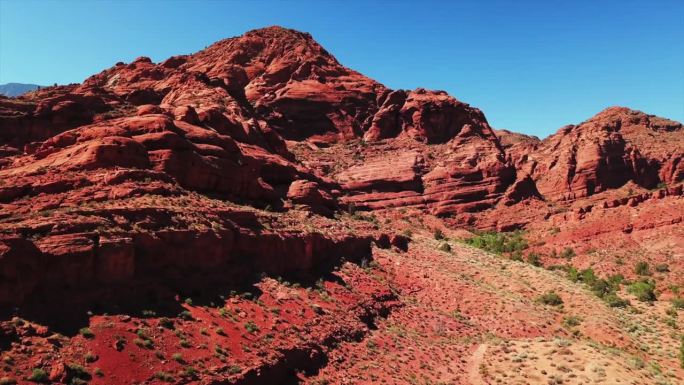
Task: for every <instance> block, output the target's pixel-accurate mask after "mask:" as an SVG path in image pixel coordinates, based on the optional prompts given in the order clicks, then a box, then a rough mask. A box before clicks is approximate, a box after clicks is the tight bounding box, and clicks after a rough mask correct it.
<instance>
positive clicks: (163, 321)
mask: <svg viewBox="0 0 684 385" xmlns="http://www.w3.org/2000/svg"><path fill="white" fill-rule="evenodd" d="M159 326H161V327H163V328H166V329H170V330H173V329H174V326H173V320H171V319H169V318H166V317H162V318H160V319H159Z"/></svg>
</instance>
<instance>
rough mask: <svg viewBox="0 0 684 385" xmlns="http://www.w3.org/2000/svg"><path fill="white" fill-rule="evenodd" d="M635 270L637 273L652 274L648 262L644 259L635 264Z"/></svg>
mask: <svg viewBox="0 0 684 385" xmlns="http://www.w3.org/2000/svg"><path fill="white" fill-rule="evenodd" d="M634 272H635V273H636V274H637V275H650V274H651V272H650V271H649V268H648V262H644V261H640V262H637V264H636V265H634Z"/></svg>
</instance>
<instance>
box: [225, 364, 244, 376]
mask: <svg viewBox="0 0 684 385" xmlns="http://www.w3.org/2000/svg"><path fill="white" fill-rule="evenodd" d="M240 372H242V368H241V367H240V366H238V365H231V366H230V368H228V373H230V374H238V373H240Z"/></svg>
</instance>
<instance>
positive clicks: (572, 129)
mask: <svg viewBox="0 0 684 385" xmlns="http://www.w3.org/2000/svg"><path fill="white" fill-rule="evenodd" d="M683 157H684V128H682V124H681V123H678V122H674V121H670V120H667V119H663V118H659V117H655V116H652V115H647V114H645V113H642V112H638V111H633V110H629V109H627V108H621V107H612V108H608V109H606V110H604V111H602V112H600V113H599V114H597V115H596V116H594V117H592V118H591V119H589V120H587V121H586V122H583V123H580V124H578V125H576V126H575V125H572V126H566V127H563V128H561V129H560V130H559V131H558V133H556V134H555V135H552V136H550V137H549V138H546V139H544V140H539V139H538V138H534V137H528V136H525V135H522V134H515V133H512V132H508V131H503V130H502V131H496V130H494V129H493V128H492V127H490V125H489V123H488V122H487V119H486V117H485V115H484V114H483V113H482V112H481V111H480V110H478V109H477V108H474V107H472V106H470V105H468V104H466V103H463V102H461V101H459V100H457V99H455V98H454V97H452V96H450V95H448V94H447V93H445V92H443V91H429V90H425V89H416V90H412V91H409V90H391V89H388V88H387V87H385V86H383V85H382V84H380V83H378V82H376V81H374V80H372V79H370V78H367V77H365V76H364V75H362V74H360V73H358V72H355V71H353V70H351V69H348V68H346V67H344V66H343V65H342V64H340V63H339V62H338V61H337V60H336V59H335V58H334V57H333V56H332V55H331V54H330V53H328V52H327V51H326V50H325V49H324V48H323V47H321V46H320V45H319V44H318V43H316V42H315V41H314V40H313V38H312V37H311V36H310V35H309V34H306V33H301V32H297V31H293V30H288V29H284V28H280V27H270V28H265V29H260V30H255V31H250V32H247V33H246V34H244V35H242V36H239V37H235V38H230V39H226V40H222V41H219V42H217V43H215V44H213V45H211V46H209V47H208V48H206V49H205V50H203V51H200V52H197V53H195V54H192V55H185V56H174V57H171V58H169V59H167V60H165V61H163V62H161V63H153V62H152V61H151V60H150V59H148V58H145V57H141V58H138V59H136V60H135V61H133V62H132V63H128V64H126V63H117V64H116V65H115V66H113V67H111V68H109V69H107V70H104V71H102V72H101V73H99V74H96V75H93V76H92V77H90V78H88V79H86V80H85V81H84V82H83V83H82V84H75V85H69V86H56V87H47V88H42V89H39V90H36V91H33V92H29V93H28V94H26V95H23V96H21V97H18V98H6V97H0V353H1V355H2V358H3V360H2V362H3V363H2V364H0V378H1V379H2V382H1V383H3V384H12V383H16V382H19V383H24V382H26V383H28V382H45V383H47V382H51V383H71V384H82V383H86V382H90V383H94V384H105V383H107V384H129V383H160V382H170V383H178V384H186V383H187V384H189V383H197V384H216V385H218V384H260V383H281V384H293V383H310V384H316V383H317V384H321V383H379V382H383V380H388V379H391V380H393V382H394V383H416V381H418V378H421V381H423V382H426V383H431V382H432V383H440V382H441V383H457V384H461V383H463V384H467V383H472V384H481V383H490V382H491V381H493V379H494V378H497V376H498V374H495V373H493V372H491V373H490V372H486V369H487V368H488V367H491V368H492V370H497V371H501V373H506V371H507V370H509V369H510V368H509V366H507V365H513V366H515V363H516V362H519V361H515V357H512V356H511V357H509V358H510V360H509V361H505V360H504V361H501V360H499V361H496V360H495V359H493V358H491V357H490V358H488V356H486V354H487V351H488V350H487V349H489V351H497V352H498V353H496V354H497V355H501V354H502V355H506V354H508V355H510V353H511V351H512V350H511V349H513V350H515V349H516V348H520V346H523V349H526V348H525V346H529V344H532V345H534V346H536V348H538V351H539V352H541V351H544V352H546V351H547V350H548V351H550V353H548V354H549V355H548V357H546V358H544V360H545V361H544V362H545V363H544V365H550V366H554V365H553V362H554V360H555V358H554V357H555V356H554V354H556V351H555V350H554V349H553V348H549V346H548V343H551V342H549V341H552V342H553V341H560V340H559V339H562V340H563V341H571V340H572V341H578V345H577V346H575V347H574V348H573V349H570V348H568V351H572V352H574V353H572V354H576V355H577V356H578V357H579V358H578V360H579V362H592V360H596V359H599V358H602V357H606V351H603V350H600V349H597V350H596V351H591V352H590V353H586V352H584V351H585V350H586V349H590V347H591V346H592V345H591V344H592V343H594V344H598V345H600V346H605V347H608V346H610V347H613V348H615V349H621V352H622V353H620V354H622V355H619V357H621V358H620V359H612V360H611V365H613V366H611V367H612V369H611V370H613V371H615V373H618V374H615V376H618V377H619V378H622V377H625V375H624V373H625V372H626V371H627V370H631V369H628V368H627V367H625V366H624V365H625V364H624V362H625V361H624V360H625V359H635V360H636V359H639V360H641V363H642V364H643V363H644V362H648V363H649V364H650V365H659V367H661V370H660V373H655V372H654V371H649V370H648V369H645V368H644V366H643V365H642V366H641V367H639V368H637V369H636V370H637V374H636V375H635V376H636V377H634V378H637V379H638V381H640V382H637V383H643V384H648V383H653V382H649V381H653V380H654V379H657V380H658V381H661V380H662V381H669V379H672V378H674V379H681V378H682V371H681V370H680V369H678V366H677V363H676V353H673V352H675V350H674V349H675V348H676V347H675V344H676V343H677V338H678V337H677V334H676V332H674V331H673V332H672V334H668V335H667V336H666V337H665V336H660V337H659V339H654V340H652V341H651V342H650V343H651V345H649V346H663V344H665V346H667V351H664V352H659V353H658V354H656V353H648V354H645V353H643V352H644V350H643V346H640V345H639V341H638V339H637V337H638V336H636V335H633V334H630V333H632V332H633V330H632V329H630V328H626V327H624V325H625V322H627V321H625V320H624V319H629V320H630V321H629V322H639V320H638V319H637V318H635V317H636V316H634V314H632V313H629V312H627V311H624V312H622V313H619V314H617V315H616V313H615V312H614V310H613V309H612V308H611V307H610V306H608V305H605V304H604V303H603V302H602V301H600V299H597V298H595V297H594V296H593V295H591V293H589V294H588V293H587V292H586V291H585V290H582V286H581V284H582V282H580V283H579V284H577V283H571V282H570V281H567V280H566V278H565V277H564V276H563V275H562V274H560V273H559V271H571V269H572V268H577V269H587V268H592V269H595V272H596V274H597V275H598V276H600V277H608V276H609V275H611V274H612V275H615V274H617V273H620V274H621V275H622V276H623V277H626V278H628V279H633V280H638V279H639V277H640V276H641V274H640V272H635V269H634V266H635V265H636V264H638V263H646V264H647V268H648V266H651V268H652V269H654V268H655V267H656V266H658V269H657V273H655V274H656V275H655V276H651V277H652V278H654V285H655V286H654V287H655V288H656V290H657V292H658V295H659V296H660V298H664V299H665V300H668V299H674V300H677V299H680V300H681V298H679V291H678V290H679V287H680V286H684V281H683V278H682V277H684V263H682V257H684V243H683V240H684V226H682V222H683V220H684V214H682V213H684V198H683V197H682V196H683V195H684V193H683V190H682V181H683V180H684V163H683V161H682V158H683ZM485 230H486V231H511V230H523V232H517V233H493V232H492V233H482V231H485ZM488 237H489V238H488ZM497 237H498V238H497ZM488 239H498V240H496V241H495V242H494V243H495V244H496V245H495V246H496V247H493V246H492V245H491V244H489V243H488V242H489V241H488ZM510 239H513V240H514V242H512V241H511V242H512V243H511V244H512V245H513V246H510V247H508V246H506V247H503V245H504V244H506V245H508V243H509V241H510ZM483 240H484V241H483ZM464 242H465V243H468V244H471V245H475V246H478V247H480V248H484V249H485V250H486V251H488V252H490V253H489V254H488V253H486V252H482V251H478V250H475V249H473V248H471V247H469V246H466V245H464V244H463V243H464ZM483 242H484V243H483ZM568 250H571V251H572V253H571V252H570V251H568ZM491 253H494V254H499V256H495V255H493V254H491ZM570 254H572V255H570ZM532 255H533V256H532ZM509 259H514V260H513V261H511V260H509ZM521 259H522V260H528V261H531V262H530V264H524V263H521V262H518V261H517V260H521ZM540 266H547V267H554V268H553V269H552V271H545V270H543V269H540V268H539V267H540ZM559 266H560V267H559ZM663 266H665V267H663ZM559 269H560V270H559ZM593 271H594V270H592V272H593ZM641 272H643V271H641ZM587 274H588V273H587ZM511 279H515V280H516V281H515V282H514V281H511ZM575 281H577V279H575ZM521 282H526V284H525V283H521ZM592 282H593V281H592ZM585 283H586V281H585ZM619 285H620V284H618V288H617V289H614V290H613V291H611V294H614V295H617V294H615V292H614V291H615V290H617V292H618V293H619V294H620V295H621V296H623V297H629V296H630V295H635V294H634V293H631V292H629V293H627V292H625V290H627V286H622V288H621V289H620V286H619ZM606 290H607V289H606ZM620 290H622V292H620ZM547 291H557V292H558V293H560V294H561V297H562V302H563V301H564V302H565V304H566V305H565V306H566V310H563V309H561V310H558V309H557V308H553V307H551V308H549V307H548V306H545V305H544V303H541V304H540V303H539V302H538V301H537V297H539V296H542V295H544V294H545V293H546V292H547ZM453 293H460V295H458V296H454V295H453ZM546 294H548V293H546ZM551 302H553V301H551ZM587 303H591V304H593V305H592V306H591V307H587V305H586V304H587ZM636 303H639V302H638V300H637V301H636V302H635V304H636ZM656 303H657V304H659V305H658V306H657V307H656V308H657V309H659V310H658V312H665V311H666V305H665V304H666V302H662V301H656ZM65 306H66V307H65ZM634 306H635V309H636V308H639V309H641V308H642V307H643V306H641V304H640V303H639V304H638V305H634ZM681 307H684V300H682V306H681ZM65 309H69V310H68V311H65ZM597 309H598V310H597ZM654 309H655V308H654ZM643 311H650V310H648V308H647V310H643ZM667 311H670V310H667ZM563 312H566V313H563ZM596 314H599V315H600V319H597V320H594V321H589V318H591V317H593V316H595V315H596ZM667 314H669V313H667ZM618 316H619V317H621V319H622V320H621V321H619V320H618V319H617V318H616V317H618ZM658 316H660V315H658ZM670 316H671V314H670ZM567 317H576V318H578V319H579V318H583V319H586V320H587V323H585V324H584V325H583V326H581V327H577V326H578V325H573V326H570V327H565V326H567V325H564V322H565V321H564V320H565V319H566V318H567ZM623 318H624V319H623ZM676 318H677V309H675V310H674V316H673V319H674V320H675V321H673V322H676ZM573 319H574V318H573ZM423 321H425V322H423ZM660 326H661V325H658V327H657V328H656V327H653V328H651V329H652V330H653V329H657V330H659V331H660V330H661V328H660ZM664 333H665V332H663V334H664ZM407 336H408V337H407ZM494 338H498V339H500V340H499V341H502V340H503V341H507V342H506V344H504V345H499V344H497V343H495V342H493V341H494V340H493V339H494ZM440 341H441V342H440ZM553 343H556V342H553ZM562 343H563V344H566V343H567V342H562ZM495 346H496V347H495ZM405 349H408V350H405ZM499 350H502V351H503V352H499ZM381 351H382V352H384V353H383V355H382V356H383V357H385V359H380V357H379V352H381ZM551 351H552V352H551ZM416 352H418V353H416ZM409 353H410V354H409ZM661 353H662V354H661ZM414 354H417V356H415V355H414ZM435 354H439V357H441V358H435ZM563 354H565V353H563ZM471 355H472V356H471ZM461 356H463V357H465V356H468V357H471V358H469V359H468V360H465V359H458V358H457V357H461ZM430 360H432V361H430ZM420 362H427V363H424V364H420V366H419V367H418V366H417V365H419V363H420ZM430 362H431V363H430ZM644 365H645V364H644ZM483 367H484V369H483ZM585 369H586V368H585ZM516 370H517V371H519V370H520V369H516ZM545 370H546V371H548V372H550V371H552V369H550V368H549V369H545ZM553 370H554V371H555V369H553ZM571 372H572V371H570V372H567V371H566V372H562V373H560V374H558V375H559V376H565V378H566V380H568V381H570V382H568V383H574V382H572V381H574V380H573V379H581V380H583V379H584V378H585V377H586V378H592V379H593V376H595V374H596V373H597V372H596V371H592V370H589V369H586V373H584V374H582V376H584V377H581V376H579V375H577V374H575V375H574V376H568V373H571ZM390 373H391V374H390ZM554 373H555V372H554ZM534 375H535V376H541V377H538V381H537V380H535V382H534V383H548V381H547V377H549V376H551V375H548V376H547V375H546V373H542V374H539V373H536V374H534ZM555 375H556V374H554V376H555ZM587 376H589V377H587ZM490 377H491V378H490ZM504 377H505V375H504ZM599 377H600V376H599ZM618 377H616V378H618ZM352 378H354V379H356V380H353V381H352V380H350V379H352ZM625 378H627V377H625ZM548 380H549V381H550V379H548ZM349 381H352V382H349ZM500 381H501V378H499V380H497V382H500ZM504 383H506V381H505V380H504ZM662 383H667V382H662ZM671 383H676V381H675V382H671Z"/></svg>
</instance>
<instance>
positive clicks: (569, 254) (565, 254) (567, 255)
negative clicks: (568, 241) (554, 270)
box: [559, 247, 577, 259]
mask: <svg viewBox="0 0 684 385" xmlns="http://www.w3.org/2000/svg"><path fill="white" fill-rule="evenodd" d="M576 255H577V254H576V253H575V250H574V249H573V248H572V247H566V248H565V249H563V251H561V253H560V255H559V257H560V258H564V259H572V258H573V257H574V256H576Z"/></svg>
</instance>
